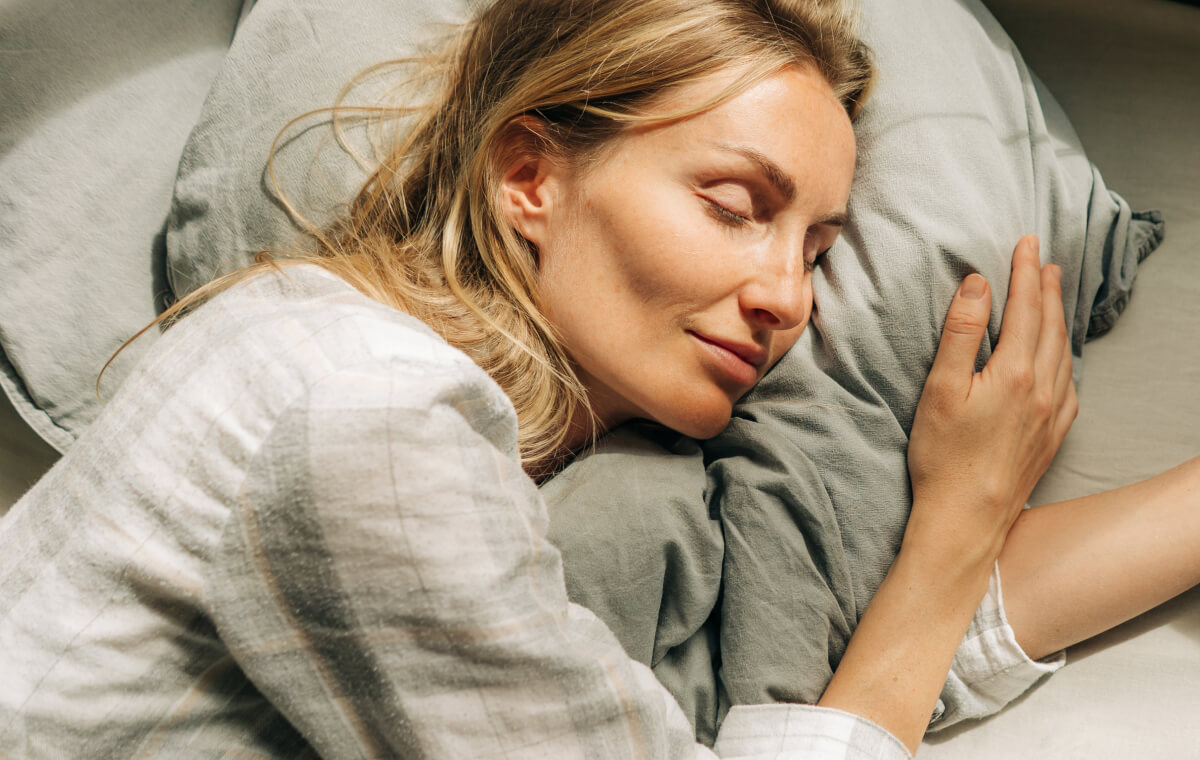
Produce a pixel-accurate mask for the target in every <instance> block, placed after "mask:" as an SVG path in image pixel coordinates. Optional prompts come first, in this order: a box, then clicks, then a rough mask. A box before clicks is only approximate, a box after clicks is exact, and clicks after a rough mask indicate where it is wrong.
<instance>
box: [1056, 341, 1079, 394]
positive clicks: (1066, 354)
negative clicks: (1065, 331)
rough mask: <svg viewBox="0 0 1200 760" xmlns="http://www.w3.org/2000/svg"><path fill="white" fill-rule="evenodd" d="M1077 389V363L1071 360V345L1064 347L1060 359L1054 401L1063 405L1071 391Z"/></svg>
mask: <svg viewBox="0 0 1200 760" xmlns="http://www.w3.org/2000/svg"><path fill="white" fill-rule="evenodd" d="M1074 389H1075V363H1074V362H1073V361H1072V360H1071V345H1070V343H1068V344H1066V345H1064V346H1063V352H1062V356H1061V358H1060V359H1059V365H1058V374H1057V376H1056V377H1055V379H1054V400H1055V402H1056V403H1058V404H1059V405H1061V404H1062V403H1063V401H1064V400H1065V399H1066V398H1067V395H1068V393H1069V392H1070V391H1073V390H1074Z"/></svg>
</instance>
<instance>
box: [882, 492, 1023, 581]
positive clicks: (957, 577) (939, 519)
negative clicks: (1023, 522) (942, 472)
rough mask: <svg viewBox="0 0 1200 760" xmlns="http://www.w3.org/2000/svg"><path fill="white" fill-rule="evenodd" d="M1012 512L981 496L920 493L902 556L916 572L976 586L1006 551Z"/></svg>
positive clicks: (901, 548) (908, 525)
mask: <svg viewBox="0 0 1200 760" xmlns="http://www.w3.org/2000/svg"><path fill="white" fill-rule="evenodd" d="M1011 512H1012V510H1011V509H1009V508H1007V506H1006V505H1005V504H1003V503H1001V502H1000V500H998V499H994V498H988V497H986V496H984V495H982V494H975V495H972V496H937V497H932V496H929V495H926V494H917V495H915V496H914V498H913V508H912V512H911V513H910V514H909V519H908V523H907V525H906V526H905V530H904V537H903V540H902V541H901V544H900V554H899V557H903V558H904V559H905V562H906V563H911V564H912V566H913V568H914V569H920V570H923V571H924V572H925V573H926V574H929V575H932V576H933V577H936V578H941V579H944V580H945V581H946V582H953V581H962V582H965V583H968V584H974V583H975V582H977V581H978V579H979V578H980V577H986V576H988V575H990V574H991V571H992V568H993V566H994V565H995V563H996V560H997V559H998V558H999V557H1000V552H1001V551H1002V550H1003V548H1004V542H1005V540H1006V539H1007V536H1008V532H1009V529H1010V528H1011V525H1012V520H1011V519H1010V513H1011Z"/></svg>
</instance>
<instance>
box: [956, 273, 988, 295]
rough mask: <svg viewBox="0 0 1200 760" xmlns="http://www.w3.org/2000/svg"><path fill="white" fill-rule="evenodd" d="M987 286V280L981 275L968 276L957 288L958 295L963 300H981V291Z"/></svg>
mask: <svg viewBox="0 0 1200 760" xmlns="http://www.w3.org/2000/svg"><path fill="white" fill-rule="evenodd" d="M986 286H987V280H985V279H983V277H982V276H981V275H978V274H969V275H967V279H965V280H963V281H962V285H960V286H959V288H958V294H959V295H961V296H962V297H963V298H983V291H984V289H985V288H986Z"/></svg>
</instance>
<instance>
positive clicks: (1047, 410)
mask: <svg viewBox="0 0 1200 760" xmlns="http://www.w3.org/2000/svg"><path fill="white" fill-rule="evenodd" d="M972 285H974V286H976V287H977V289H976V290H975V292H972V287H971V286H972ZM978 286H982V287H978ZM1059 304H1061V291H1060V286H1059V277H1058V272H1057V269H1056V268H1054V267H1047V268H1046V269H1044V270H1041V269H1040V265H1039V262H1038V255H1037V245H1036V239H1034V238H1031V237H1027V238H1025V239H1023V240H1022V241H1021V243H1020V244H1018V246H1017V250H1016V251H1015V252H1014V255H1013V276H1012V283H1011V286H1010V290H1009V302H1008V304H1007V305H1006V307H1005V314H1004V325H1003V329H1002V332H1001V336H1000V341H999V343H998V345H997V347H996V351H995V353H994V354H993V356H992V358H991V360H990V361H989V362H988V364H987V366H986V367H985V368H984V370H983V371H982V372H980V373H974V372H973V368H974V362H975V357H976V354H977V352H978V349H979V343H980V341H981V339H982V338H983V335H984V332H985V330H986V327H987V321H988V316H989V312H990V298H989V297H988V293H987V288H986V283H985V282H984V281H983V280H982V278H980V277H978V276H977V275H973V276H972V277H970V278H968V279H967V280H966V281H964V284H963V286H962V287H961V288H960V290H959V293H958V294H957V296H956V298H955V300H954V302H953V303H952V304H951V307H950V312H949V315H948V317H947V323H946V329H945V331H944V333H943V336H942V342H941V345H940V346H939V349H938V354H937V357H936V360H935V362H934V366H933V368H932V370H931V371H930V375H929V379H928V381H927V382H926V386H925V391H924V393H923V394H922V397H921V403H920V405H919V407H918V411H917V417H916V420H915V422H914V426H913V433H912V437H911V442H910V447H909V470H910V472H911V474H912V481H913V510H912V514H911V516H910V519H909V522H908V527H907V529H906V532H905V536H904V540H903V543H902V545H901V548H900V552H899V555H898V557H897V559H896V561H895V563H894V564H893V566H892V568H891V570H890V571H889V573H888V576H887V577H886V578H885V579H884V582H883V584H882V585H881V586H880V589H879V591H878V592H877V593H876V595H875V597H874V598H873V599H872V601H871V604H870V605H869V606H868V608H867V611H866V613H865V614H864V616H863V619H862V621H861V622H860V623H859V626H858V628H857V630H856V631H855V633H854V636H853V637H852V638H851V640H850V644H849V646H848V647H847V650H846V653H845V656H844V657H843V659H842V662H841V664H840V665H839V667H838V669H837V672H835V674H834V676H833V679H832V680H831V682H830V684H829V686H828V688H827V689H826V691H825V694H824V695H823V696H822V698H821V704H822V705H828V706H831V707H838V708H841V709H844V710H848V711H850V712H854V713H857V714H860V715H863V716H865V717H867V718H869V719H871V720H873V721H875V722H876V723H879V724H880V725H882V726H884V727H885V728H887V729H888V730H889V731H891V732H892V733H893V734H895V735H896V736H897V737H899V738H900V739H901V740H902V741H903V742H904V743H905V744H906V745H907V746H908V747H909V748H910V749H911V750H913V751H915V750H916V747H917V745H918V744H920V741H921V738H922V737H923V735H924V732H925V728H926V727H927V725H928V723H929V719H930V715H931V713H932V712H933V709H934V706H935V704H936V702H937V698H938V695H939V693H940V691H941V689H942V686H943V684H944V682H945V679H946V674H947V672H948V671H949V668H950V664H951V662H952V660H953V657H954V653H955V650H956V649H957V647H958V645H959V643H960V642H961V641H962V638H963V635H964V633H965V632H966V630H967V627H968V625H969V623H970V621H971V618H972V616H973V614H974V612H975V609H976V606H977V605H978V604H979V601H980V599H981V598H982V597H983V595H984V593H985V591H986V589H987V587H988V581H989V577H990V574H991V571H992V568H993V564H994V562H995V560H996V558H997V557H998V555H999V554H1000V551H1001V549H1002V548H1003V546H1004V540H1005V537H1006V536H1007V534H1008V532H1009V529H1010V528H1011V526H1012V524H1013V521H1014V520H1015V519H1016V518H1017V516H1018V514H1019V513H1020V510H1021V507H1022V505H1023V504H1024V502H1025V500H1026V499H1027V498H1028V496H1029V493H1030V492H1031V491H1032V490H1033V486H1034V485H1035V484H1036V482H1037V480H1038V479H1039V478H1040V477H1041V476H1042V474H1043V473H1044V472H1045V470H1046V468H1047V467H1048V466H1049V464H1050V461H1051V460H1052V459H1053V456H1054V453H1055V452H1056V451H1057V449H1058V446H1059V444H1060V443H1061V442H1062V439H1063V437H1064V436H1065V435H1066V432H1067V430H1068V429H1069V427H1070V425H1071V422H1072V421H1073V420H1074V417H1075V413H1076V411H1077V408H1078V406H1077V402H1076V399H1075V393H1074V386H1073V385H1072V384H1071V379H1070V377H1071V375H1070V373H1071V363H1070V354H1069V349H1068V346H1067V340H1066V326H1065V323H1064V318H1063V313H1062V309H1061V306H1059Z"/></svg>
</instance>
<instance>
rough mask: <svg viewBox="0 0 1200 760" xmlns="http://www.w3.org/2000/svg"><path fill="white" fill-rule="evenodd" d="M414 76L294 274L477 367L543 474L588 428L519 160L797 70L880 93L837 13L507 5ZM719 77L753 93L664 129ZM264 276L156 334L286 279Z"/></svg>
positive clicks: (489, 9)
mask: <svg viewBox="0 0 1200 760" xmlns="http://www.w3.org/2000/svg"><path fill="white" fill-rule="evenodd" d="M404 63H405V64H416V66H415V67H414V68H413V69H412V71H413V72H414V73H413V76H412V78H411V79H410V80H409V82H408V84H409V85H410V86H412V87H415V88H419V89H420V90H421V91H423V92H425V93H427V94H429V96H430V97H429V99H428V101H427V102H425V103H423V104H422V105H420V106H415V107H414V106H409V107H403V108H399V107H398V108H386V109H372V110H371V113H372V114H374V115H375V116H379V115H385V116H404V117H406V118H405V119H404V120H403V121H402V122H398V123H399V124H400V126H401V128H402V130H403V131H402V132H401V133H400V134H399V135H397V136H395V137H394V139H392V140H391V141H389V144H388V146H387V147H386V148H385V149H384V150H383V153H382V156H381V160H380V162H379V164H378V168H377V169H375V171H374V172H373V173H372V174H371V175H370V177H369V179H368V180H367V181H366V183H365V184H364V185H363V187H362V189H361V190H360V191H359V193H358V195H357V197H356V198H355V199H354V201H353V202H352V203H351V205H350V207H349V209H348V213H346V214H344V215H343V216H342V217H341V218H340V219H339V220H338V221H337V222H336V223H335V224H333V225H332V226H330V227H329V228H327V229H324V230H317V229H313V230H310V231H311V232H312V233H313V234H312V238H313V241H314V242H313V248H312V250H311V251H307V252H294V253H289V254H286V255H285V256H284V258H283V259H282V260H281V261H279V263H295V262H301V261H308V262H316V263H318V264H320V265H321V266H324V267H325V268H327V269H329V270H330V271H332V272H333V273H335V274H337V275H339V276H340V277H342V278H343V279H345V280H346V281H348V282H349V283H351V284H352V285H354V286H355V287H356V288H358V289H359V290H360V291H362V292H363V293H364V294H366V295H367V296H369V297H371V298H373V299H375V300H377V301H380V302H382V303H385V304H387V305H389V306H392V307H395V308H397V309H400V310H402V311H405V312H407V313H409V314H411V315H413V316H415V317H417V318H419V319H421V320H422V321H424V322H426V323H427V324H428V325H429V326H430V327H432V328H433V329H434V330H435V331H436V332H438V333H439V334H440V335H441V336H442V337H443V338H444V339H445V340H446V341H447V342H449V343H450V344H451V345H453V346H455V347H456V348H458V349H460V350H462V351H464V352H465V353H466V354H467V355H469V356H470V357H471V358H472V359H473V360H474V361H475V362H476V363H477V364H478V365H479V366H480V367H481V368H482V369H483V370H484V371H486V372H487V373H488V374H489V375H490V376H491V377H492V378H493V379H494V380H495V381H496V382H497V383H498V384H499V385H500V387H501V388H502V389H503V390H504V391H505V393H507V394H508V397H509V399H510V400H511V401H512V403H513V406H514V407H515V408H516V412H517V419H518V426H519V446H520V450H521V455H522V460H523V463H524V465H525V467H526V469H527V470H530V471H531V472H533V471H537V472H545V471H547V470H548V469H553V467H554V466H555V465H556V463H557V461H559V458H560V457H561V455H562V448H563V444H564V440H565V438H566V436H567V435H568V433H569V430H570V425H571V423H572V422H574V421H577V420H578V418H579V414H580V413H581V412H586V414H587V416H588V417H590V415H591V412H590V407H589V405H588V400H587V396H586V393H585V389H584V388H583V386H582V384H581V382H580V381H579V378H578V377H577V375H576V373H575V370H574V369H573V366H572V362H571V359H570V356H569V355H568V352H567V350H566V348H565V347H564V346H563V345H562V344H561V342H560V341H559V340H558V338H557V337H556V334H555V330H554V327H553V325H552V324H551V323H550V322H549V321H548V320H547V318H546V316H545V314H544V313H543V311H542V309H541V307H540V300H541V299H540V298H539V293H538V264H537V252H536V250H533V247H532V246H531V245H530V244H528V243H527V242H526V241H525V240H524V239H523V238H521V237H520V236H519V235H518V234H517V232H516V231H515V230H514V229H513V228H512V226H511V225H510V224H509V223H508V222H507V217H506V215H505V214H504V212H503V211H502V209H501V207H500V194H499V186H500V181H501V179H502V177H503V169H504V167H505V166H506V165H507V161H509V160H511V158H512V157H513V151H533V152H536V153H537V154H538V155H542V156H546V157H549V158H551V159H552V160H556V161H562V162H565V163H567V164H568V165H581V164H582V163H585V162H588V161H591V160H594V159H595V158H596V156H597V155H598V151H599V149H600V148H602V147H603V146H604V145H605V144H606V143H607V142H608V141H610V140H611V139H612V138H613V137H615V136H616V135H618V134H619V133H620V132H621V131H622V130H624V129H627V128H629V127H631V126H634V125H639V124H645V123H649V122H653V121H655V120H661V119H667V118H681V117H684V116H687V115H690V114H691V113H699V112H701V111H703V110H706V109H708V108H711V107H714V106H716V105H718V104H720V103H721V102H723V101H725V100H727V99H728V98H730V97H733V96H734V95H736V94H737V93H738V92H740V91H741V90H743V89H745V88H746V87H748V86H750V85H751V84H753V83H754V82H756V81H759V80H761V79H763V78H765V77H767V76H770V75H771V74H773V73H775V72H776V71H778V70H779V69H781V68H783V67H785V66H790V65H800V66H812V67H814V68H815V69H816V70H817V71H818V72H819V73H820V74H821V75H822V76H823V77H824V79H825V80H826V81H827V82H828V83H829V84H830V86H831V87H832V89H833V91H834V93H835V94H836V95H837V97H838V98H839V100H840V101H841V103H842V104H843V106H844V107H845V109H846V111H847V112H848V113H849V114H850V116H851V117H854V116H855V115H856V114H857V113H858V110H859V108H860V107H861V104H862V102H863V99H864V98H865V95H866V92H867V90H868V86H869V83H870V81H871V76H872V69H871V65H870V61H869V56H868V52H867V50H866V48H865V46H864V45H863V43H862V42H861V41H860V40H859V39H858V37H857V35H856V33H855V24H854V19H853V17H852V14H850V13H848V12H847V11H846V10H845V9H844V8H843V4H842V3H840V2H836V1H835V0H572V1H567V0H494V1H493V2H490V3H487V4H486V6H485V7H484V8H483V9H482V10H481V11H480V12H479V13H478V14H477V15H476V17H475V18H474V20H472V21H471V22H469V23H467V24H465V25H464V26H463V27H461V28H460V29H459V30H458V31H457V33H456V34H454V35H453V36H452V37H451V38H450V39H449V40H448V41H447V42H446V43H445V44H444V45H443V46H442V47H441V48H440V49H438V50H436V51H435V52H433V53H432V54H430V55H428V56H425V57H422V58H419V59H411V60H409V61H405V62H404ZM720 70H733V71H736V72H737V73H738V76H737V77H736V78H735V81H734V82H733V83H732V84H731V85H729V86H727V87H725V88H724V90H723V91H721V92H717V93H714V94H713V97H712V98H711V100H710V101H709V102H707V103H703V104H701V105H700V106H698V107H696V108H694V109H691V110H690V111H689V112H688V113H671V114H665V113H656V112H655V110H654V106H655V104H656V103H657V102H659V101H660V100H661V98H662V96H664V95H665V94H666V93H667V92H668V91H669V90H671V89H672V88H676V87H679V86H682V85H685V84H688V83H691V82H695V81H697V80H700V79H702V78H704V77H707V76H709V75H710V74H713V73H715V72H717V71H720ZM344 97H345V92H344V93H343V98H344ZM341 102H342V100H341V99H339V105H338V106H336V107H335V108H334V109H333V110H334V111H335V117H336V115H337V112H338V110H339V109H341V108H344V106H341ZM277 142H278V141H277ZM258 261H259V263H258V264H256V265H254V266H252V267H249V268H247V269H245V270H240V271H239V272H235V273H233V274H232V275H228V276H226V277H223V278H221V279H219V280H216V281H214V282H213V283H210V284H209V285H208V286H205V287H204V288H201V289H200V290H198V291H196V292H194V293H192V294H190V295H189V296H187V297H186V298H185V299H183V300H181V301H180V302H179V303H177V304H175V305H174V306H172V307H171V309H170V310H168V311H167V312H165V313H164V314H163V315H162V317H160V320H159V321H162V322H164V323H165V324H167V325H169V324H170V323H171V322H172V321H173V320H174V319H176V318H178V317H179V316H181V315H182V314H184V313H186V311H187V310H188V309H190V308H192V307H194V306H195V305H196V304H198V303H199V302H201V301H202V300H204V299H206V298H207V297H209V296H211V295H213V294H214V293H215V292H217V291H219V290H221V289H223V288H224V287H227V286H228V285H229V284H231V283H232V282H235V281H237V280H240V279H242V278H244V277H246V276H248V275H250V274H253V273H256V272H259V271H262V270H263V268H264V267H266V266H270V265H273V264H275V262H274V261H270V262H268V261H264V260H263V256H262V255H261V254H260V257H259V259H258ZM593 419H594V418H593ZM593 434H594V423H593Z"/></svg>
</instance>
